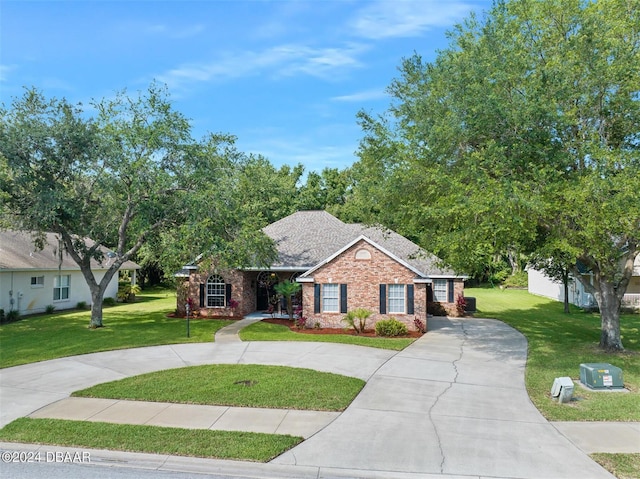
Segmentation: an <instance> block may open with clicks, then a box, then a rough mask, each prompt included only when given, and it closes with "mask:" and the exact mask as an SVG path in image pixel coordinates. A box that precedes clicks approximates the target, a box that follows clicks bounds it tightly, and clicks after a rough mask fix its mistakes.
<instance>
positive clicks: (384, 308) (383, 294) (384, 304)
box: [380, 284, 387, 314]
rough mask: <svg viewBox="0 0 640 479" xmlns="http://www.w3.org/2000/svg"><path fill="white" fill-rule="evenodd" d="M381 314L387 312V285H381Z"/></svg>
mask: <svg viewBox="0 0 640 479" xmlns="http://www.w3.org/2000/svg"><path fill="white" fill-rule="evenodd" d="M380 314H387V285H386V284H381V285H380Z"/></svg>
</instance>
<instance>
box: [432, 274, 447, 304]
mask: <svg viewBox="0 0 640 479" xmlns="http://www.w3.org/2000/svg"><path fill="white" fill-rule="evenodd" d="M433 299H434V301H437V302H439V303H446V302H447V280H446V279H434V280H433Z"/></svg>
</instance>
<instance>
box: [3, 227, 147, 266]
mask: <svg viewBox="0 0 640 479" xmlns="http://www.w3.org/2000/svg"><path fill="white" fill-rule="evenodd" d="M45 237H46V244H45V245H44V249H42V250H37V249H36V247H35V246H34V244H33V239H32V235H31V234H30V233H28V232H25V231H0V270H3V269H4V270H30V269H33V270H57V269H58V267H60V268H61V269H63V270H79V269H80V267H79V266H78V265H77V264H76V262H75V261H73V259H71V257H70V256H69V255H68V254H66V253H64V252H63V254H62V263H60V256H59V254H58V238H57V236H56V235H55V234H54V233H46V235H45ZM87 242H88V244H93V242H92V241H91V240H87ZM103 251H104V252H105V254H106V253H107V252H108V250H107V249H105V248H103ZM107 262H108V258H107V259H106V261H105V262H104V263H103V264H102V265H100V264H98V262H97V261H92V262H91V268H92V269H96V270H99V269H107V268H108V267H109V266H108V264H107ZM139 268H140V267H139V266H138V265H137V264H136V263H134V262H133V261H127V262H126V263H124V264H123V265H122V266H121V269H139Z"/></svg>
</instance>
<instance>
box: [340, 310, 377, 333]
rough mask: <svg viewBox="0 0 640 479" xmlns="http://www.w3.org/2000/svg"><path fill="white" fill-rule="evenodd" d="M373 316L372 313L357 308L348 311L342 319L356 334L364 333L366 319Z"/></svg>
mask: <svg viewBox="0 0 640 479" xmlns="http://www.w3.org/2000/svg"><path fill="white" fill-rule="evenodd" d="M372 314H373V312H372V311H369V310H368V309H365V308H357V309H354V310H352V311H349V312H348V313H347V315H346V316H345V317H344V318H343V319H342V321H344V322H345V323H347V324H348V325H349V326H350V327H352V328H353V329H354V330H355V332H356V334H360V333H364V330H365V327H366V325H367V319H369V316H371V315H372Z"/></svg>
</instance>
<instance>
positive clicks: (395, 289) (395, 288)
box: [388, 284, 405, 313]
mask: <svg viewBox="0 0 640 479" xmlns="http://www.w3.org/2000/svg"><path fill="white" fill-rule="evenodd" d="M388 288H389V298H388V300H389V308H388V311H389V313H404V305H405V300H404V284H390V285H389V286H388Z"/></svg>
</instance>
